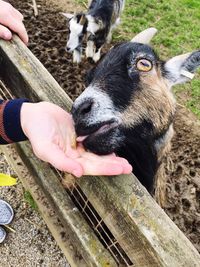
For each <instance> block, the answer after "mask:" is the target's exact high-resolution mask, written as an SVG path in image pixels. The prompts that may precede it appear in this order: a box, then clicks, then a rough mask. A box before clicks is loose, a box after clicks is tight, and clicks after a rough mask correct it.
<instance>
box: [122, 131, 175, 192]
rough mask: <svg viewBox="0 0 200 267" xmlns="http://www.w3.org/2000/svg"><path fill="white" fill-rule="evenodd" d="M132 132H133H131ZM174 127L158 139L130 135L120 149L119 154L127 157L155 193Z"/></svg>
mask: <svg viewBox="0 0 200 267" xmlns="http://www.w3.org/2000/svg"><path fill="white" fill-rule="evenodd" d="M129 134H131V133H129ZM172 136H173V127H172V126H170V127H169V129H168V130H167V131H166V132H165V133H164V134H162V135H161V136H159V137H158V138H157V139H154V140H153V139H152V138H147V139H145V138H141V137H138V136H134V133H133V135H132V136H129V138H127V140H128V141H126V142H125V145H124V146H123V147H122V148H121V149H119V151H118V155H119V156H122V157H124V158H126V159H127V160H128V161H129V163H130V164H131V165H132V167H133V173H134V174H135V176H136V177H137V178H138V179H139V180H140V182H141V183H142V184H143V185H144V186H145V187H146V189H147V190H148V191H149V192H150V193H152V194H153V193H154V192H153V191H154V188H155V187H156V183H157V179H156V173H157V171H158V170H159V168H160V167H159V166H160V164H161V162H162V159H163V157H165V156H166V154H167V152H168V151H169V150H170V142H171V138H172Z"/></svg>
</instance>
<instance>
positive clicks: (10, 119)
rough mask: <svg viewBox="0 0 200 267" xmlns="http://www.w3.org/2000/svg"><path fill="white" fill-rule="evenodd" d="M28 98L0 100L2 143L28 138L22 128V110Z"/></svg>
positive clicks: (0, 140)
mask: <svg viewBox="0 0 200 267" xmlns="http://www.w3.org/2000/svg"><path fill="white" fill-rule="evenodd" d="M24 102H28V100H27V99H13V100H9V101H3V100H0V144H8V143H14V142H20V141H24V140H26V139H27V137H26V136H25V135H24V133H23V130H22V128H21V121H20V111H21V106H22V104H23V103H24Z"/></svg>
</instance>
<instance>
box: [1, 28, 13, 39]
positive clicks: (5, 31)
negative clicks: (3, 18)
mask: <svg viewBox="0 0 200 267" xmlns="http://www.w3.org/2000/svg"><path fill="white" fill-rule="evenodd" d="M0 38H2V39H4V40H6V41H8V40H10V39H11V38H12V33H11V31H9V29H7V28H6V27H5V26H3V25H0Z"/></svg>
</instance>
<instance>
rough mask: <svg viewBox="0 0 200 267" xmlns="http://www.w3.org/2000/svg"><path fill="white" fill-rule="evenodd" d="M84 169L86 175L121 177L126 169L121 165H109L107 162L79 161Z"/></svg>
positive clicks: (81, 159)
mask: <svg viewBox="0 0 200 267" xmlns="http://www.w3.org/2000/svg"><path fill="white" fill-rule="evenodd" d="M77 161H78V162H80V163H81V165H82V167H83V169H84V175H119V174H122V173H123V171H124V169H123V166H122V165H121V164H118V163H115V162H114V163H110V162H109V163H108V162H106V161H92V162H91V161H90V160H88V159H83V158H80V159H77Z"/></svg>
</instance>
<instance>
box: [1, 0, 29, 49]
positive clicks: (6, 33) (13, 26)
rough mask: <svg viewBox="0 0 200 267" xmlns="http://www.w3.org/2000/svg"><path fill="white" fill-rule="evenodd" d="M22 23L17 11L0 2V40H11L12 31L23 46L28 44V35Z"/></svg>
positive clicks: (21, 17) (9, 5)
mask: <svg viewBox="0 0 200 267" xmlns="http://www.w3.org/2000/svg"><path fill="white" fill-rule="evenodd" d="M22 21H23V15H22V14H21V13H20V12H19V11H18V10H16V9H15V8H14V7H13V6H12V5H11V4H9V3H6V2H4V1H2V0H0V38H2V39H4V40H11V38H12V32H11V31H13V32H15V33H17V34H18V35H19V37H20V38H21V39H22V41H23V42H24V43H25V44H28V35H27V32H26V29H25V27H24V24H23V22H22Z"/></svg>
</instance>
